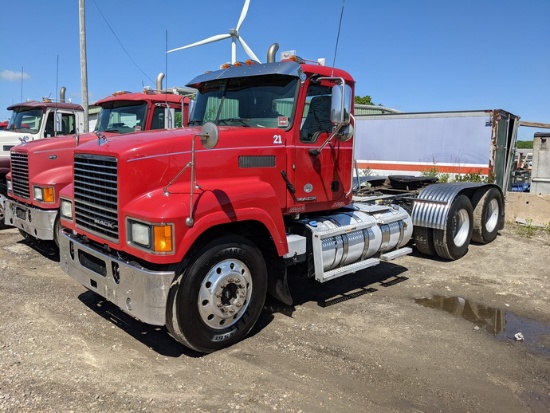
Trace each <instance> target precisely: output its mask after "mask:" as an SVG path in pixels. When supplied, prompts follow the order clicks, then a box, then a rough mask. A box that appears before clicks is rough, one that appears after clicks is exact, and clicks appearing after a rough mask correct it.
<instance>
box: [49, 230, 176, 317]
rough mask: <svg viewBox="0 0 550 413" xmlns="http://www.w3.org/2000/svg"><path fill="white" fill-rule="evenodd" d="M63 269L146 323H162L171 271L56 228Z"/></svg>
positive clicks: (171, 275) (172, 276) (172, 273)
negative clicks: (152, 267) (121, 256)
mask: <svg viewBox="0 0 550 413" xmlns="http://www.w3.org/2000/svg"><path fill="white" fill-rule="evenodd" d="M59 255H60V264H61V268H62V269H63V271H65V272H66V273H67V274H69V275H70V276H71V277H72V278H74V279H75V280H76V281H78V282H79V283H81V284H82V285H83V286H85V287H86V288H88V289H89V290H91V291H94V292H96V293H97V294H99V295H100V296H102V297H104V298H105V299H106V300H107V301H110V302H112V303H113V304H115V305H116V306H118V307H119V308H120V309H121V310H122V311H124V312H125V313H128V314H130V315H131V316H133V317H135V318H137V319H138V320H141V321H143V322H145V323H147V324H152V325H158V326H163V325H165V324H166V301H167V297H168V292H169V290H170V285H171V284H172V280H173V279H174V276H175V273H174V272H173V271H150V270H147V269H145V268H143V267H141V266H139V265H138V264H136V263H130V262H126V261H122V260H120V259H118V258H116V257H114V256H111V255H109V254H106V253H105V252H104V251H100V250H99V249H98V248H95V247H93V246H91V245H87V244H83V243H82V242H80V241H79V240H78V239H77V238H76V236H73V235H72V234H71V232H70V231H69V230H67V229H62V230H61V231H60V232H59Z"/></svg>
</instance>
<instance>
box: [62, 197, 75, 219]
mask: <svg viewBox="0 0 550 413" xmlns="http://www.w3.org/2000/svg"><path fill="white" fill-rule="evenodd" d="M60 211H61V216H62V217H63V218H65V219H68V220H69V221H72V220H73V203H72V202H71V201H69V200H67V199H63V198H61V205H60Z"/></svg>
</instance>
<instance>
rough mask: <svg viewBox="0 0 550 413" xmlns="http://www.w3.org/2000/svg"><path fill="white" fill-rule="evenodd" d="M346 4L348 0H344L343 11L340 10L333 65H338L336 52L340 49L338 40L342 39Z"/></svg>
mask: <svg viewBox="0 0 550 413" xmlns="http://www.w3.org/2000/svg"><path fill="white" fill-rule="evenodd" d="M345 6H346V0H342V11H341V12H340V23H338V35H337V36H336V46H335V47H334V60H333V61H332V67H336V52H337V51H338V40H340V30H341V29H342V17H343V16H344V7H345Z"/></svg>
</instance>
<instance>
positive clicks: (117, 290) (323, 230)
mask: <svg viewBox="0 0 550 413" xmlns="http://www.w3.org/2000/svg"><path fill="white" fill-rule="evenodd" d="M277 48H278V46H276V45H273V46H272V47H271V48H270V51H269V53H268V63H265V64H250V65H248V64H235V65H233V66H229V67H225V68H223V69H221V70H218V71H214V72H208V73H205V74H203V75H200V76H198V77H196V78H195V79H193V80H192V81H191V82H190V83H189V85H188V86H190V87H193V88H196V89H197V90H198V92H197V96H196V100H195V103H194V108H193V111H192V113H191V116H190V120H189V125H190V126H189V127H188V128H184V129H178V130H171V131H164V132H155V133H154V134H153V133H151V132H147V133H144V134H141V135H139V140H136V139H128V138H125V137H123V138H120V139H107V140H103V141H99V140H97V139H95V140H92V141H90V142H87V143H85V144H82V145H79V146H78V147H77V148H76V149H75V151H74V175H73V176H74V181H73V183H72V184H70V185H68V186H66V187H65V188H64V189H63V190H62V191H61V194H60V197H61V206H60V211H61V227H62V228H61V230H60V234H59V245H60V261H61V262H60V264H61V267H62V269H63V270H64V271H65V272H67V273H68V274H69V275H70V276H71V277H72V278H74V279H75V280H77V281H78V282H80V283H81V284H82V285H84V286H86V287H87V288H88V289H90V290H91V291H94V292H95V293H97V294H99V295H101V296H102V297H104V298H105V299H107V300H108V301H111V302H112V303H114V304H115V305H117V306H118V307H119V308H120V309H121V310H122V311H124V312H126V313H128V314H130V315H132V316H134V317H136V318H137V319H139V320H141V321H143V322H146V323H149V324H152V325H159V326H164V325H165V326H166V327H167V329H168V331H169V333H170V334H171V335H172V337H174V338H175V339H176V340H177V341H179V342H181V343H183V344H184V345H186V346H188V347H189V348H192V349H194V350H197V351H199V352H205V353H208V352H212V351H216V350H218V349H221V348H223V347H227V346H229V345H232V344H235V343H237V342H238V341H239V340H242V339H243V338H245V337H246V335H247V334H248V332H249V331H250V330H251V329H252V327H253V326H254V324H255V323H256V321H257V319H258V317H259V315H260V313H261V311H262V308H263V305H264V301H265V298H266V294H267V293H269V294H271V295H273V296H274V297H276V298H277V299H279V300H281V301H282V302H284V303H286V304H291V303H292V295H291V291H290V290H289V287H288V284H287V269H288V268H289V267H291V266H293V267H296V268H297V269H298V271H297V272H298V273H301V275H302V276H303V277H310V278H314V279H315V280H316V281H318V282H327V281H331V280H334V281H333V282H338V277H341V276H343V275H346V274H353V273H356V272H358V271H360V270H363V269H366V268H368V267H372V266H374V265H377V264H379V263H380V262H382V261H388V260H393V259H396V258H398V257H400V256H403V255H405V254H408V253H410V252H411V251H412V247H411V245H412V244H413V243H415V244H416V246H417V248H418V249H419V250H421V251H422V252H423V253H426V254H431V255H436V256H440V257H443V258H445V259H449V260H454V259H459V258H460V257H462V256H463V255H464V254H466V252H467V249H468V245H469V243H470V240H472V239H474V240H477V241H478V242H481V243H487V242H491V241H492V240H494V238H495V237H496V235H497V232H498V230H499V229H500V228H501V227H502V225H503V222H504V220H503V216H504V207H503V194H502V191H501V190H500V188H499V187H498V186H496V185H492V184H480V183H464V182H462V183H460V184H429V182H431V181H426V179H429V178H425V177H418V178H415V179H414V180H413V179H411V180H406V182H405V183H403V182H401V181H400V180H395V181H394V182H396V183H399V184H400V185H396V186H394V187H392V186H388V185H387V183H379V182H362V183H361V185H360V186H358V188H355V187H354V186H353V185H352V182H353V158H354V156H353V147H354V144H353V142H354V139H353V114H352V112H353V104H352V102H353V95H354V86H355V81H354V79H353V78H352V76H351V75H350V74H349V73H347V72H346V71H344V70H341V69H337V68H333V67H325V66H321V65H317V64H311V63H306V62H305V61H304V60H302V59H300V58H299V57H296V56H291V57H290V58H287V59H284V60H282V61H279V62H277V61H275V52H276V50H277Z"/></svg>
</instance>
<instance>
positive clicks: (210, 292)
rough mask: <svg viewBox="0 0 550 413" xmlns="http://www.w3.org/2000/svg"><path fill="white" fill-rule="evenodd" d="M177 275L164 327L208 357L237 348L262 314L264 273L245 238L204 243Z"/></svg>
mask: <svg viewBox="0 0 550 413" xmlns="http://www.w3.org/2000/svg"><path fill="white" fill-rule="evenodd" d="M195 257H196V259H192V260H191V262H190V263H189V265H188V266H186V268H183V269H182V270H181V271H180V272H179V274H177V275H176V277H175V279H174V282H173V283H172V286H171V289H170V293H169V296H168V303H167V317H166V327H167V328H168V331H169V332H170V334H171V335H172V336H173V337H174V338H175V339H176V340H178V341H179V342H181V343H182V344H184V345H185V346H187V347H189V348H191V349H193V350H196V351H199V352H202V353H211V352H213V351H216V350H219V349H222V348H224V347H227V346H230V345H232V344H235V343H237V342H238V341H240V340H242V339H244V338H245V336H246V335H247V334H248V333H249V332H250V330H251V329H252V327H253V326H254V324H255V323H256V321H257V320H258V317H259V316H260V314H261V311H262V309H263V305H264V302H265V298H266V293H267V269H266V265H265V262H264V259H263V256H262V253H261V252H260V250H259V249H258V248H257V247H256V246H255V245H254V244H252V243H251V242H250V241H249V240H248V239H246V238H244V237H241V236H237V235H227V236H224V237H222V238H219V239H217V240H214V241H212V242H210V243H208V244H207V245H206V246H205V247H203V248H202V249H201V250H200V251H199V252H198V253H197V254H196V255H195Z"/></svg>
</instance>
